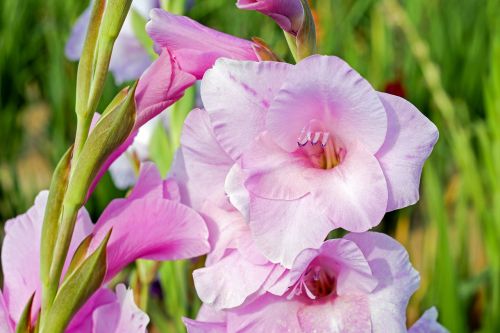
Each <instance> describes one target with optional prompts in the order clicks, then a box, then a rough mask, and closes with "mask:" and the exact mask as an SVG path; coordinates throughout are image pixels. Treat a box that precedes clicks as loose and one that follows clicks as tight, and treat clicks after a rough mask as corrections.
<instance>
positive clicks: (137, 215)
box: [0, 163, 210, 332]
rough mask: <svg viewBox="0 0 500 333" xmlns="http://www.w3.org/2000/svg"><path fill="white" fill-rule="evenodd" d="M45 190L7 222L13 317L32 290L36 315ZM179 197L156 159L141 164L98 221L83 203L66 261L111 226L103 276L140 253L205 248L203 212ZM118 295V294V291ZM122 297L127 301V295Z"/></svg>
mask: <svg viewBox="0 0 500 333" xmlns="http://www.w3.org/2000/svg"><path fill="white" fill-rule="evenodd" d="M47 194H48V193H47V192H46V191H45V192H41V193H40V194H39V195H38V197H37V199H36V200H35V205H34V206H33V207H32V208H30V209H29V210H28V212H27V213H26V214H23V215H20V216H18V217H16V218H15V219H13V220H10V221H7V223H6V227H5V230H6V237H5V240H4V244H3V248H2V266H3V273H4V277H5V278H4V288H3V297H4V300H5V308H6V309H7V311H8V314H9V317H10V320H11V323H12V322H13V323H15V322H17V321H18V320H19V318H20V315H21V313H22V310H23V309H24V306H25V305H26V303H27V302H28V299H29V298H30V297H31V295H32V294H33V293H35V299H34V305H33V311H32V313H33V314H34V316H36V315H37V312H38V309H39V308H40V291H41V286H40V282H39V281H40V271H39V266H40V262H39V256H40V255H39V248H40V237H41V227H42V222H43V216H44V210H45V205H46V200H47ZM179 200H180V196H179V189H178V187H177V185H176V184H175V182H173V181H172V180H165V181H164V180H162V179H161V176H160V174H159V172H158V170H157V169H156V167H155V166H154V165H153V164H151V163H148V164H145V165H143V167H142V168H141V173H140V175H139V179H138V182H137V185H136V186H135V187H134V189H133V191H132V192H131V194H130V195H129V197H127V198H125V199H116V200H114V201H112V202H111V203H110V205H109V206H108V207H107V208H106V209H105V211H104V212H103V214H102V215H101V217H100V218H99V220H98V222H97V224H96V225H93V224H92V222H91V220H90V217H89V216H88V213H87V212H86V211H85V209H84V208H82V210H81V211H80V213H79V216H78V220H77V223H76V226H75V232H74V234H73V239H72V243H71V247H70V250H69V253H68V258H67V262H66V267H67V265H68V264H69V261H70V260H71V257H72V255H73V253H74V251H75V250H76V247H77V246H78V245H79V244H80V242H81V241H82V240H83V239H84V238H85V237H87V236H88V235H90V234H92V235H93V238H92V242H91V244H90V247H89V250H88V253H91V252H92V251H93V250H94V249H95V248H97V246H98V245H99V244H100V242H101V241H102V239H103V238H104V237H105V235H106V234H107V233H108V231H109V230H110V229H111V228H113V232H112V234H111V237H110V239H109V242H108V246H107V273H106V278H105V282H106V281H109V280H110V279H111V278H112V277H113V276H114V275H115V274H116V273H118V272H119V271H120V270H121V269H122V268H123V267H125V266H126V265H128V264H129V263H131V262H133V261H134V260H136V259H139V258H144V259H154V260H176V259H183V258H191V257H196V256H200V255H202V254H205V253H207V252H208V250H209V249H210V246H209V244H208V230H207V227H206V225H205V222H204V220H203V218H202V217H201V216H200V215H198V214H197V213H196V212H195V211H194V210H192V209H190V208H189V207H187V206H184V205H183V204H181V203H180V202H179ZM122 294H123V293H122ZM117 297H118V299H120V297H121V296H120V293H118V296H117ZM127 297H128V296H127ZM89 302H90V300H89ZM120 302H121V303H120V304H126V303H127V302H125V299H124V298H123V297H122V300H121V301H120ZM84 308H85V307H84ZM113 308H116V306H114V305H113ZM81 311H83V310H81ZM1 318H2V316H1V315H0V320H1ZM0 323H1V321H0ZM106 332H108V331H106ZM120 332H122V331H120Z"/></svg>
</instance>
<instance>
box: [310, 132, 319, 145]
mask: <svg viewBox="0 0 500 333" xmlns="http://www.w3.org/2000/svg"><path fill="white" fill-rule="evenodd" d="M320 136H321V132H316V133H314V138H313V140H312V141H311V144H312V145H315V144H317V143H318V141H319V137H320Z"/></svg>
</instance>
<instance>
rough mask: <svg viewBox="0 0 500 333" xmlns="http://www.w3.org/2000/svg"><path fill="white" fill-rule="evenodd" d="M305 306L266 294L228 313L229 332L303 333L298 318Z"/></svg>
mask: <svg viewBox="0 0 500 333" xmlns="http://www.w3.org/2000/svg"><path fill="white" fill-rule="evenodd" d="M303 306H304V304H303V303H300V302H296V301H286V298H282V297H277V296H274V295H270V294H266V295H263V296H262V297H259V298H258V299H257V300H255V301H254V302H252V303H250V304H249V305H247V306H244V307H243V308H240V309H237V310H235V311H234V312H228V317H227V331H228V332H241V333H252V332H302V330H301V327H300V324H299V320H298V317H297V314H298V311H299V310H300V309H301V308H302V307H303Z"/></svg>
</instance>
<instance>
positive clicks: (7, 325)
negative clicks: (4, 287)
mask: <svg viewBox="0 0 500 333" xmlns="http://www.w3.org/2000/svg"><path fill="white" fill-rule="evenodd" d="M0 332H2V333H14V323H13V322H12V320H10V316H9V310H8V309H7V305H6V304H5V300H4V299H3V294H2V292H1V291H0Z"/></svg>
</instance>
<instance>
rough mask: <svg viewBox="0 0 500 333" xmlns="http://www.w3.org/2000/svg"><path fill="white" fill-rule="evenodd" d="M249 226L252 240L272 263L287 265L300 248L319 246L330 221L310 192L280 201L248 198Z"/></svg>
mask: <svg viewBox="0 0 500 333" xmlns="http://www.w3.org/2000/svg"><path fill="white" fill-rule="evenodd" d="M249 225H250V229H251V231H252V236H253V237H254V239H255V244H256V245H257V247H258V248H259V250H260V251H261V252H262V254H263V255H264V256H265V257H266V258H267V259H269V261H271V262H273V263H280V264H282V265H283V266H285V267H286V268H290V267H291V266H292V264H293V261H294V260H295V257H296V256H297V255H298V254H299V253H300V252H301V251H302V250H304V249H307V248H315V247H319V246H320V245H321V243H322V242H323V240H324V239H325V237H326V236H327V235H328V232H329V231H330V230H331V229H332V223H331V222H330V221H329V219H328V218H327V217H326V216H325V214H324V208H322V207H318V206H316V205H315V203H314V201H313V199H312V196H311V195H306V196H304V197H303V198H300V199H297V200H292V201H284V200H268V199H262V198H259V197H257V196H254V197H252V198H251V199H250V223H249Z"/></svg>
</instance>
